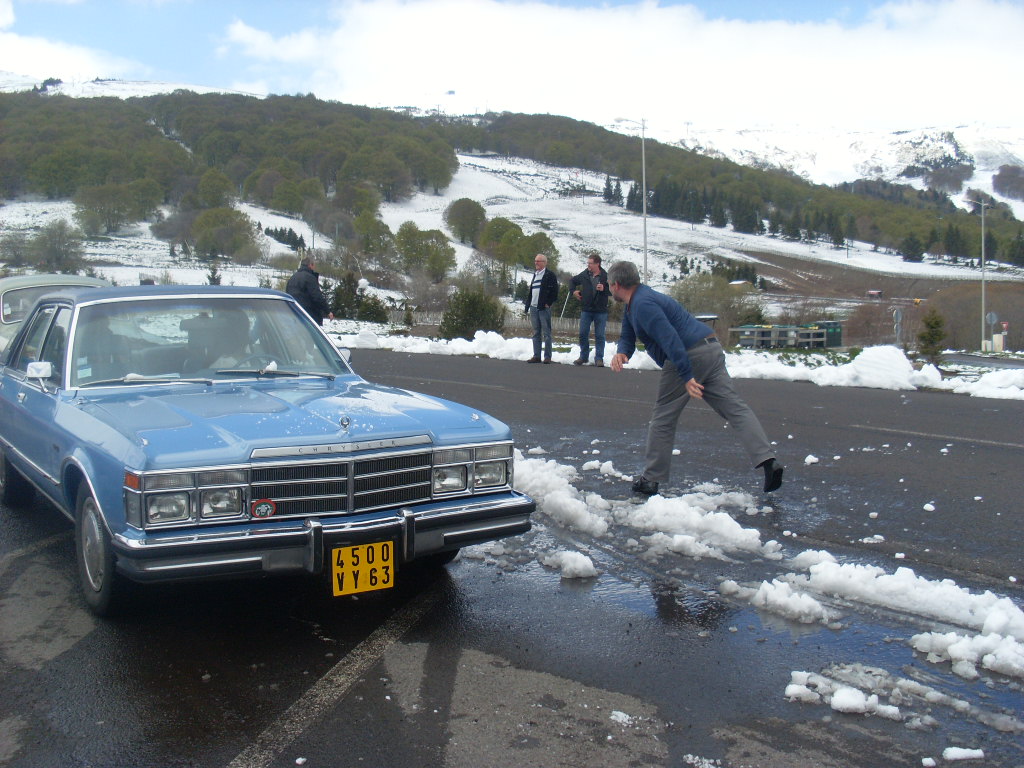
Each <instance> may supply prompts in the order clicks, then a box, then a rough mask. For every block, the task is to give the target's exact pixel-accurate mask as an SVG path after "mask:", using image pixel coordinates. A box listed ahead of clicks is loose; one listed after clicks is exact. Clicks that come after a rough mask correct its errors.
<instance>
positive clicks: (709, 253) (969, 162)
mask: <svg viewBox="0 0 1024 768" xmlns="http://www.w3.org/2000/svg"><path fill="white" fill-rule="evenodd" d="M42 85H43V84H42V83H41V82H39V81H37V80H33V79H31V78H27V77H21V76H18V75H13V74H11V73H7V72H0V92H3V91H7V92H13V91H22V90H28V89H31V88H34V87H42ZM179 89H185V90H191V91H194V92H197V93H207V92H213V91H218V90H219V92H225V91H224V90H223V89H213V88H204V87H198V86H190V85H185V84H176V83H161V82H143V81H123V80H99V79H97V80H91V81H88V82H78V83H52V84H48V85H47V86H46V92H47V93H60V94H64V95H67V96H72V97H98V96H108V97H109V96H116V97H120V98H128V97H131V96H148V95H154V94H159V93H168V92H173V91H175V90H179ZM250 95H253V94H250ZM402 109H403V111H410V110H409V108H408V107H404V108H402ZM412 111H416V110H412ZM424 111H429V110H424ZM648 138H652V139H657V140H659V141H662V142H665V143H675V144H678V145H679V146H683V147H686V148H689V149H693V150H696V151H700V152H703V153H706V154H709V155H717V156H721V157H728V158H730V159H732V160H734V161H736V162H740V163H743V164H747V165H753V166H758V167H778V168H785V169H787V170H789V171H791V172H793V173H796V174H798V175H801V176H803V177H805V178H807V179H809V180H811V181H814V182H817V183H829V184H835V183H839V182H842V181H854V180H856V179H860V178H877V179H884V180H887V181H902V182H904V183H912V182H915V180H913V179H908V178H905V177H902V176H901V173H902V172H903V171H904V169H906V168H907V167H909V166H916V167H918V168H923V169H936V168H944V167H949V166H950V165H954V164H962V165H966V166H971V167H973V169H974V171H973V176H972V177H970V178H969V179H967V180H966V182H965V183H964V191H966V189H968V188H975V189H981V190H983V191H985V192H988V193H990V194H992V192H993V190H992V174H993V173H994V172H995V171H996V170H998V168H999V166H1001V165H1006V164H1009V165H1024V160H1022V158H1024V135H1022V132H1021V131H1020V130H1018V129H1010V128H991V127H983V126H960V127H956V128H952V129H920V130H915V131H905V132H898V133H886V134H883V133H877V134H870V133H845V134H844V133H843V132H842V131H833V132H812V131H806V130H799V129H792V130H785V129H773V128H757V129H749V130H740V131H725V130H715V129H703V128H700V127H698V126H694V125H693V124H687V126H686V129H685V134H684V135H683V136H671V135H667V134H666V135H662V134H657V133H649V134H648ZM459 159H460V163H461V171H460V173H459V174H457V176H456V178H455V179H454V180H453V183H452V185H451V186H450V188H449V189H447V190H445V191H444V193H443V194H442V195H416V196H415V197H414V199H413V200H410V201H406V202H404V203H400V204H395V205H385V206H384V207H383V209H382V211H381V214H382V217H383V218H384V220H385V222H386V223H388V225H389V226H391V227H392V230H393V231H394V230H396V229H397V227H398V226H399V225H400V224H401V223H402V222H403V221H407V220H411V221H414V222H415V223H416V224H417V225H418V226H419V227H420V228H421V229H442V230H443V229H444V226H443V222H442V214H443V211H444V208H445V207H446V206H447V204H448V203H450V202H451V201H452V200H454V199H457V198H459V197H463V196H466V197H471V198H473V199H478V200H481V201H482V202H483V203H484V205H485V207H486V208H487V210H488V214H489V215H501V216H505V217H507V218H509V219H511V220H513V221H516V222H517V223H519V224H520V225H521V226H522V227H523V228H524V230H526V231H527V232H532V231H534V230H536V228H537V223H538V222H544V228H545V230H546V231H547V232H548V234H549V236H551V238H552V240H553V241H554V242H555V244H556V246H557V247H558V248H559V251H560V252H561V253H562V255H563V268H577V266H578V268H582V265H583V263H584V262H585V256H584V253H585V251H586V250H587V249H588V248H596V249H598V250H599V251H601V252H602V253H603V254H605V256H606V258H608V257H611V258H622V257H631V258H634V259H636V260H638V261H640V260H641V259H642V256H643V248H642V242H643V237H642V233H641V231H640V229H641V228H640V221H639V217H637V216H636V215H635V214H631V213H629V212H627V211H625V210H621V209H619V210H616V209H612V208H610V207H608V206H605V205H603V204H601V203H600V202H598V200H596V199H595V198H594V197H590V198H589V200H588V199H587V198H574V199H566V198H560V197H559V196H558V193H557V190H558V188H559V187H561V186H564V185H565V183H566V182H567V181H571V182H572V183H573V184H574V185H577V186H578V185H581V184H582V186H585V187H587V188H588V189H590V190H591V191H592V192H593V193H594V194H595V195H597V196H599V194H600V191H601V189H602V186H603V182H604V176H603V175H601V174H594V173H591V172H587V171H582V170H579V169H566V168H555V167H551V166H544V165H543V164H540V163H533V162H529V161H524V160H519V159H516V158H506V159H504V160H500V159H498V158H480V157H473V156H460V158H459ZM916 183H917V185H918V186H920V179H916ZM963 196H964V195H963V194H961V195H960V196H959V197H960V199H959V200H957V202H958V203H959V204H960V205H963V206H965V207H966V205H967V203H966V202H964V201H963V199H962V198H963ZM994 196H995V197H997V199H999V196H998V195H994ZM1008 202H1009V203H1010V204H1011V205H1012V207H1013V209H1014V213H1015V215H1016V216H1017V218H1018V219H1021V220H1024V202H1020V201H1008ZM40 205H41V204H40ZM42 208H49V209H53V208H54V205H53V204H50V205H49V206H45V205H42ZM28 209H29V207H25V208H18V209H17V210H19V211H21V212H27V211H28ZM54 212H55V211H53V210H50V214H51V215H52V214H53V213H54ZM247 213H249V214H250V215H251V216H254V217H255V218H262V217H267V216H270V215H271V214H269V213H268V212H263V213H262V214H261V213H260V212H258V211H247ZM69 215H70V214H68V216H69ZM18 216H19V213H16V209H15V207H13V206H7V209H6V210H5V211H3V213H2V214H0V219H6V220H7V221H6V224H7V225H8V226H11V225H12V224H13V223H14V222H13V221H12V219H14V218H17V217H18ZM29 218H30V219H31V220H32V221H33V223H32V224H28V225H24V226H28V227H31V226H33V225H37V224H38V223H39V221H40V220H45V218H46V215H45V214H42V215H40V214H39V213H34V214H31V215H29ZM15 226H18V225H15ZM292 226H294V228H295V229H296V231H299V230H300V229H301V227H300V226H299V222H293V223H292ZM138 234H139V233H136V237H137V235H138ZM647 235H648V243H647V245H648V248H647V251H648V257H649V260H650V267H651V276H652V278H654V279H655V280H657V279H658V276H660V275H661V274H668V275H671V274H673V272H674V267H673V261H674V260H675V259H676V258H678V257H680V256H685V257H687V258H693V259H697V260H698V261H706V260H707V259H712V258H731V259H737V260H751V259H752V257H751V256H750V253H751V252H761V253H769V252H777V253H780V254H785V255H788V256H790V257H796V258H802V259H807V260H810V261H818V260H821V261H832V260H836V259H839V260H840V261H841V262H842V263H843V264H845V265H846V266H848V267H854V268H858V269H865V270H869V271H877V272H883V273H901V274H905V273H906V272H907V271H908V270H912V271H917V270H920V271H921V275H922V276H925V275H927V276H929V277H940V276H941V277H948V278H962V279H972V278H973V277H975V273H974V272H973V271H972V270H969V269H967V268H966V267H965V266H964V265H946V264H933V263H924V264H921V265H914V266H913V267H911V266H910V265H908V264H907V263H906V262H902V261H901V260H900V259H899V258H898V257H896V256H893V255H891V254H890V255H885V254H879V253H877V252H875V251H874V250H873V249H872V248H871V247H870V246H868V245H866V244H863V243H851V246H850V248H849V249H847V250H845V251H843V252H842V253H840V252H838V251H835V250H834V249H830V248H826V247H821V248H819V247H816V246H811V247H808V246H807V245H805V244H794V243H786V242H784V241H780V240H776V239H774V238H764V237H756V238H753V240H752V241H751V242H747V240H748V239H749V238H747V236H743V235H739V234H738V233H734V232H732V231H723V230H716V229H714V228H712V227H707V226H702V225H699V226H692V225H690V224H686V223H685V222H678V221H672V220H668V219H652V220H650V221H649V222H648V233H647ZM305 237H306V240H307V242H309V241H311V239H312V237H313V235H312V233H310V232H307V233H306V234H305ZM144 239H145V238H144ZM324 241H325V239H324V238H320V243H324V245H327V244H328V243H329V239H328V240H327V241H326V242H324ZM146 243H147V247H146V248H144V249H143V250H145V251H146V252H147V258H145V259H144V262H145V263H146V264H147V265H148V266H149V267H150V268H151V269H154V268H155V269H163V268H173V267H172V265H171V264H170V263H165V260H164V259H162V258H159V256H160V252H161V251H162V250H163V249H165V248H166V246H165V245H164V244H161V243H159V241H150V240H147V241H146ZM134 245H135V247H136V248H138V246H139V241H138V240H137V239H136V240H135V241H134ZM268 246H269V247H271V248H272V247H274V246H272V245H269V244H268ZM101 250H102V249H101ZM107 250H110V249H109V247H108V248H107ZM456 250H457V253H458V260H459V265H460V267H461V266H463V265H464V264H465V263H466V261H467V260H468V259H469V257H470V255H471V253H470V249H469V248H467V247H464V246H462V245H460V244H456ZM89 255H90V256H91V257H92V258H95V259H97V260H102V259H103V258H108V259H110V262H108V263H115V264H117V263H125V262H124V260H123V259H122V258H119V257H118V255H115V254H114V253H103V252H99V251H97V252H96V253H90V254H89ZM753 260H756V258H754V259H753ZM129 263H130V262H129ZM1010 272H1011V273H1012V278H1019V272H1018V271H1017V270H1010ZM112 276H113V275H112ZM1005 277H1011V275H1005Z"/></svg>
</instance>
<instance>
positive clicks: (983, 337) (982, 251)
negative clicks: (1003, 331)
mask: <svg viewBox="0 0 1024 768" xmlns="http://www.w3.org/2000/svg"><path fill="white" fill-rule="evenodd" d="M967 202H968V203H974V204H975V205H980V206H981V351H982V352H984V351H985V206H986V205H988V203H986V202H985V201H984V200H967Z"/></svg>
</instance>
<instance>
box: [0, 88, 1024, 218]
mask: <svg viewBox="0 0 1024 768" xmlns="http://www.w3.org/2000/svg"><path fill="white" fill-rule="evenodd" d="M43 86H44V84H43V83H42V82H40V81H39V80H36V79H33V78H29V77H26V76H22V75H16V74H13V73H10V72H2V71H0V92H5V91H6V92H12V91H25V90H29V89H32V88H39V87H43ZM45 90H46V92H47V93H52V94H58V93H59V94H62V95H65V96H71V97H79V98H87V97H98V96H114V97H118V98H129V97H132V96H152V95H155V94H159V93H170V92H173V91H176V90H190V91H194V92H196V93H212V92H221V93H225V92H228V93H240V92H239V91H226V90H225V89H222V88H220V89H218V88H210V87H206V86H196V85H187V84H183V83H163V82H149V81H140V80H114V79H95V80H88V81H79V82H58V83H49V84H46V85H45ZM246 95H250V96H258V94H246ZM396 109H400V110H401V111H404V112H410V111H411V112H422V113H427V112H430V111H432V110H430V109H423V110H417V109H415V108H410V107H396ZM648 136H649V137H650V138H652V139H657V140H659V141H662V142H664V143H666V144H673V145H676V146H679V147H683V148H686V149H690V150H693V151H696V152H700V153H702V154H706V155H709V156H713V157H722V158H727V159H729V160H732V161H734V162H737V163H740V164H742V165H749V166H754V167H758V168H780V169H783V170H787V171H790V172H792V173H794V174H796V175H798V176H801V177H803V178H805V179H807V180H808V181H812V182H815V183H818V184H830V185H832V184H839V183H841V182H850V181H856V180H857V179H880V180H884V181H890V182H898V183H904V184H910V185H912V186H916V187H918V188H921V187H923V186H924V182H923V180H922V178H921V177H920V176H907V175H906V174H905V172H906V170H907V169H908V168H917V169H921V170H923V171H924V172H930V171H934V170H936V169H942V168H949V167H951V166H956V165H963V166H970V167H971V168H973V175H970V176H968V177H967V178H965V179H964V181H963V187H962V190H961V192H960V193H953V194H952V195H951V197H952V198H953V200H954V202H955V203H957V204H958V205H960V206H961V207H964V208H966V207H967V206H968V203H967V202H966V201H965V199H964V198H965V194H966V190H967V189H980V190H982V191H983V192H986V193H988V194H990V195H992V196H993V197H994V198H996V199H997V200H1000V201H1002V202H1005V203H1007V204H1008V205H1010V207H1011V208H1012V209H1013V212H1014V215H1015V216H1016V217H1017V218H1018V219H1021V220H1024V201H1020V200H1012V199H1008V198H1005V197H1003V196H1001V195H998V194H996V193H995V191H994V190H993V187H992V176H993V174H995V173H996V172H997V171H998V170H999V167H1000V166H1002V165H1016V166H1022V167H1024V129H1022V128H1021V127H1020V126H1014V127H1009V126H989V125H977V124H964V125H958V126H945V127H931V128H914V129H910V130H905V131H896V132H863V131H860V132H856V131H853V132H851V131H845V130H843V129H842V128H841V127H840V128H836V129H833V130H827V131H822V130H804V129H801V128H798V127H752V128H744V129H740V130H732V129H723V128H716V127H712V126H700V125H697V124H695V123H686V125H685V126H671V127H668V128H666V129H655V130H654V131H652V132H651V133H649V134H648Z"/></svg>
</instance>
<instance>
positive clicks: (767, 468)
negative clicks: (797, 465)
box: [761, 459, 783, 493]
mask: <svg viewBox="0 0 1024 768" xmlns="http://www.w3.org/2000/svg"><path fill="white" fill-rule="evenodd" d="M761 466H762V467H763V468H764V492H765V493H771V492H772V491H777V490H778V489H779V487H780V486H781V485H782V471H783V470H782V465H781V464H779V462H777V461H776V460H775V459H768V461H766V462H764V463H763V464H761Z"/></svg>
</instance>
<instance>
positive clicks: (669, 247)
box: [381, 155, 1024, 284]
mask: <svg viewBox="0 0 1024 768" xmlns="http://www.w3.org/2000/svg"><path fill="white" fill-rule="evenodd" d="M459 164H460V167H459V171H458V173H457V174H456V175H455V178H454V180H453V181H452V183H451V185H450V186H449V187H448V188H447V189H446V190H444V192H443V194H441V195H430V194H420V195H416V196H415V197H413V198H412V199H410V200H408V201H404V202H402V203H399V204H392V205H385V206H383V207H382V211H381V214H382V216H383V218H384V221H385V223H387V225H388V226H389V227H390V228H391V230H392V232H394V231H397V229H398V227H399V226H400V225H401V224H402V222H404V221H412V222H414V223H415V224H416V225H417V226H418V227H419V228H420V229H440V230H441V231H446V228H445V226H444V221H443V216H444V210H445V208H447V206H448V205H449V204H450V203H451V202H452V201H454V200H458V199H459V198H462V197H468V198H471V199H473V200H476V201H477V202H479V203H481V204H482V205H483V206H484V208H485V209H486V211H487V216H488V218H495V217H497V216H502V217H504V218H507V219H510V220H511V221H513V222H515V223H516V224H518V225H519V226H520V227H522V229H523V231H524V232H525V233H526V234H528V235H529V234H533V233H534V232H538V231H544V232H546V233H547V235H548V237H550V238H551V240H552V241H553V242H554V244H555V246H556V247H557V248H558V250H559V253H560V254H561V260H560V262H559V267H560V268H561V269H562V270H564V271H568V272H574V271H580V270H582V269H583V266H584V264H585V262H586V257H585V256H584V253H585V252H586V251H587V250H590V249H594V250H597V251H598V252H599V253H600V254H601V255H602V256H603V258H604V259H605V261H611V260H615V259H630V260H632V261H635V262H636V263H637V264H638V265H642V263H643V217H641V216H639V215H637V214H635V213H632V212H629V211H626V210H625V209H623V208H616V207H613V206H610V205H607V204H606V203H605V202H603V201H602V199H601V190H602V189H603V188H604V176H602V175H600V174H595V173H590V172H589V171H581V170H572V169H567V168H559V167H556V166H548V165H544V164H542V163H537V162H534V161H532V160H524V159H521V158H499V157H477V156H472V155H459ZM566 182H572V184H573V185H585V186H586V187H587V189H588V190H590V191H591V192H592V193H593V195H592V196H589V197H571V198H569V197H560V196H559V195H558V193H557V190H558V189H559V188H561V187H564V186H565V185H566ZM454 245H455V246H456V250H457V258H458V260H459V265H460V266H462V265H463V264H464V263H465V262H466V260H467V259H468V258H469V256H470V253H471V251H470V249H469V247H468V246H463V245H460V244H458V243H455V244H454ZM647 250H648V267H649V272H650V276H651V282H652V283H655V284H658V283H660V282H662V275H663V274H664V275H667V276H668V277H669V279H673V278H674V277H676V276H677V275H678V273H677V272H676V270H675V268H674V267H673V266H672V262H673V260H675V259H677V258H679V257H687V258H690V259H694V258H696V259H698V260H699V261H702V262H704V263H705V264H706V263H709V262H710V260H712V259H716V260H717V259H723V258H725V259H734V260H737V261H748V262H753V263H759V260H758V259H757V258H756V257H754V256H751V255H749V254H750V253H751V252H760V253H769V254H771V253H777V254H780V255H784V256H789V257H792V258H798V259H805V260H809V261H829V262H835V263H839V264H842V265H843V266H846V267H852V268H855V269H865V270H869V271H873V272H882V273H886V274H900V275H907V274H912V275H916V276H920V277H933V278H949V279H967V280H976V279H978V275H979V273H978V271H977V270H974V269H970V268H968V267H966V266H963V265H952V264H936V263H932V262H929V261H925V262H922V263H920V264H914V263H909V262H905V261H903V260H902V259H901V258H900V257H899V256H896V255H892V254H883V253H879V252H875V251H873V250H872V248H871V246H870V245H868V244H867V243H853V244H852V246H851V247H850V249H849V250H846V249H842V250H837V249H835V248H832V247H830V246H829V245H827V244H825V243H817V244H814V245H808V244H807V243H795V242H790V241H786V240H783V239H781V238H773V237H767V236H763V235H761V236H757V235H745V234H740V233H737V232H733V231H732V230H731V229H716V228H714V227H711V226H708V225H702V224H697V225H693V224H689V223H687V222H683V221H674V220H671V219H660V218H648V220H647ZM992 274H993V275H994V274H995V273H992ZM1000 277H1002V278H1003V279H1020V278H1021V277H1024V275H1022V272H1021V270H1014V271H1013V272H1010V273H1005V274H1003V275H1000Z"/></svg>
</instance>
